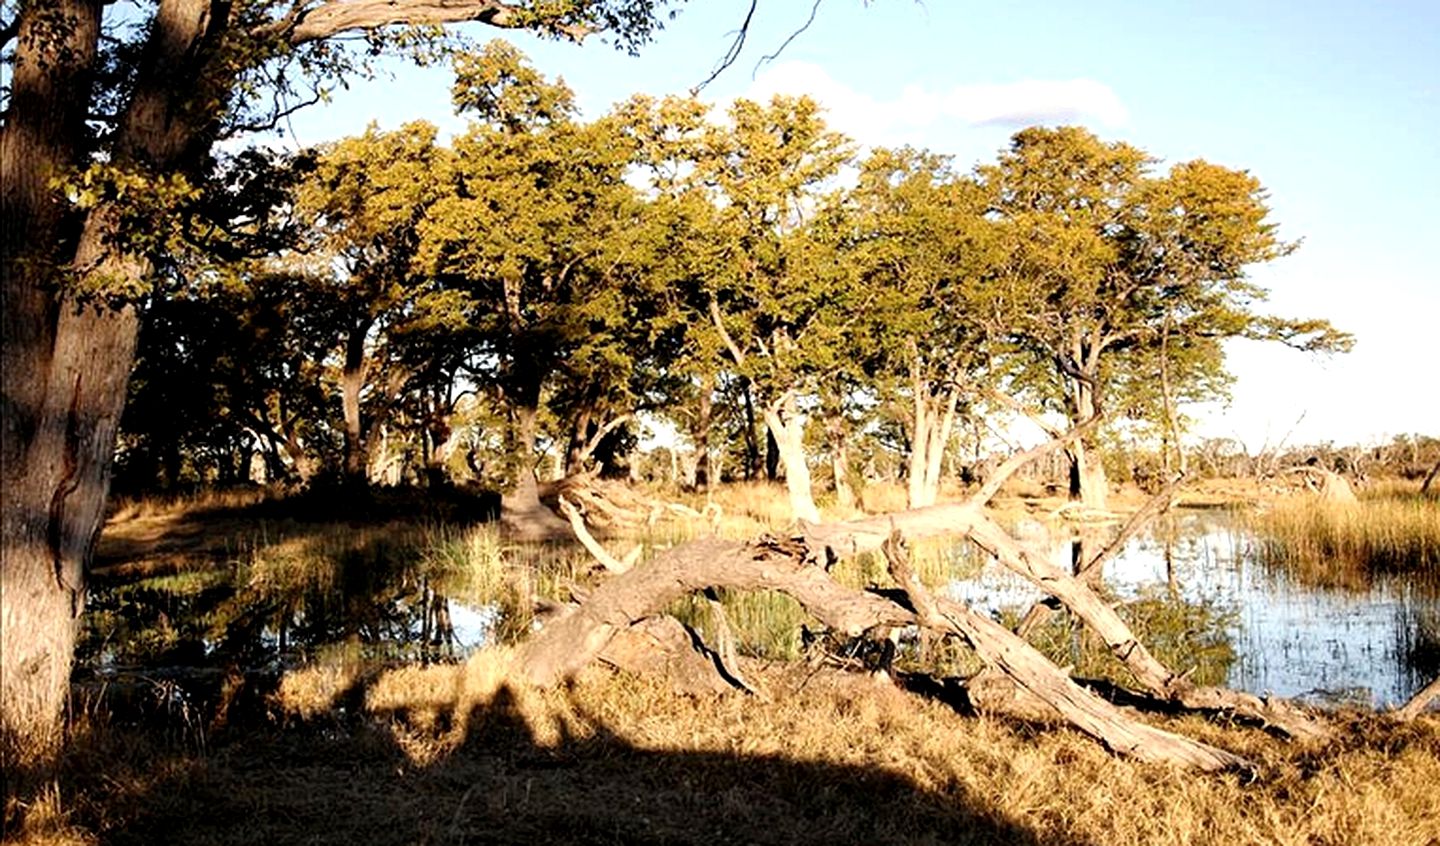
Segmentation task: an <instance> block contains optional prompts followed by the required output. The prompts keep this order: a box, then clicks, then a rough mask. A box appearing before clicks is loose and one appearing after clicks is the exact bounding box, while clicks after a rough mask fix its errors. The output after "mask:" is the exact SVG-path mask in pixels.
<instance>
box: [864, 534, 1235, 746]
mask: <svg viewBox="0 0 1440 846" xmlns="http://www.w3.org/2000/svg"><path fill="white" fill-rule="evenodd" d="M883 550H884V552H885V558H886V559H887V560H888V561H889V562H890V572H891V574H892V575H893V576H894V578H895V581H896V583H897V584H899V585H900V587H901V589H903V590H904V591H905V593H906V595H907V596H909V598H910V602H911V604H912V605H913V606H914V608H915V616H916V622H917V623H918V624H919V625H921V626H923V627H925V628H928V629H932V630H934V631H939V632H944V633H947V634H954V635H959V636H960V637H962V638H964V639H965V640H966V642H968V643H969V644H970V645H971V647H973V648H974V650H975V652H976V654H978V655H979V656H980V658H981V659H982V660H984V661H985V663H987V664H990V665H991V666H994V667H998V668H999V669H1000V670H1001V671H1002V672H1004V673H1005V674H1006V675H1007V676H1009V677H1010V678H1012V679H1014V680H1015V682H1016V683H1017V684H1019V685H1020V686H1021V687H1023V688H1025V689H1026V690H1028V691H1029V692H1030V693H1032V694H1034V695H1035V696H1037V697H1039V698H1040V699H1041V700H1043V701H1044V702H1045V703H1047V704H1048V705H1050V707H1052V708H1054V709H1055V710H1056V711H1059V712H1060V715H1061V716H1063V717H1064V718H1065V719H1067V720H1069V721H1070V723H1071V724H1072V725H1074V726H1075V727H1076V728H1078V729H1080V730H1081V731H1083V732H1085V733H1086V734H1088V735H1090V736H1091V737H1093V738H1095V739H1096V740H1099V741H1100V742H1101V743H1103V744H1105V746H1106V747H1108V748H1109V749H1111V750H1113V751H1115V752H1119V753H1121V754H1124V755H1129V756H1132V757H1135V758H1139V759H1140V760H1142V761H1158V762H1164V763H1173V764H1183V765H1185V766H1190V767H1195V768H1197V769H1202V770H1220V769H1230V768H1236V767H1249V766H1252V765H1251V764H1250V762H1248V761H1246V760H1245V759H1244V758H1241V757H1239V756H1238V755H1233V754H1231V753H1229V752H1226V751H1224V750H1223V749H1216V748H1215V747H1213V746H1209V745H1207V744H1204V743H1199V742H1197V741H1194V740H1191V739H1189V738H1187V737H1182V736H1180V735H1178V734H1172V733H1170V732H1167V731H1162V730H1160V729H1157V728H1154V727H1153V726H1148V725H1146V724H1144V723H1142V722H1139V721H1137V720H1133V719H1131V718H1130V717H1127V716H1125V715H1124V714H1123V713H1122V712H1121V711H1120V710H1119V709H1118V708H1116V707H1115V706H1114V705H1111V704H1110V703H1109V702H1106V701H1105V700H1104V699H1101V698H1100V697H1099V696H1096V695H1095V694H1093V693H1091V692H1090V691H1088V690H1086V689H1085V688H1083V687H1080V686H1079V685H1077V684H1076V683H1075V682H1074V681H1072V680H1071V679H1070V677H1069V676H1068V675H1066V674H1065V673H1064V672H1062V671H1061V670H1060V669H1059V668H1058V667H1056V666H1055V665H1054V664H1052V663H1051V662H1050V661H1049V659H1047V658H1046V657H1045V656H1044V655H1041V654H1040V653H1039V652H1037V651H1036V650H1035V648H1034V647H1032V646H1030V644H1028V643H1026V642H1025V641H1023V640H1021V639H1020V638H1018V637H1016V636H1015V635H1014V634H1013V633H1011V632H1010V631H1009V630H1008V629H1006V628H1005V627H1004V626H1002V625H1000V624H999V623H997V622H995V621H994V620H991V619H990V618H989V617H985V616H982V615H980V614H977V613H975V612H974V611H973V610H971V609H969V608H967V607H965V606H964V605H961V604H960V603H958V602H952V601H948V600H935V599H934V598H932V597H931V596H930V593H929V591H927V590H925V587H924V586H923V585H922V584H921V583H920V579H919V577H918V576H916V575H915V571H914V570H913V569H912V568H911V567H910V562H909V558H908V556H907V555H906V553H905V548H904V544H903V543H902V542H901V540H900V535H899V534H898V533H897V534H895V535H892V536H891V538H890V539H889V540H888V541H887V542H886V544H885V546H884V547H883Z"/></svg>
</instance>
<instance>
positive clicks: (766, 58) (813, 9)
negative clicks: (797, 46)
mask: <svg viewBox="0 0 1440 846" xmlns="http://www.w3.org/2000/svg"><path fill="white" fill-rule="evenodd" d="M823 2H825V0H815V2H814V4H813V5H811V6H810V17H809V18H806V19H805V23H803V24H801V25H800V28H799V29H797V30H795V31H794V32H792V33H790V35H789V37H787V38H786V39H785V40H784V41H783V42H781V43H780V46H779V47H777V48H776V49H775V52H774V53H766V54H765V55H763V56H761V57H760V61H758V62H756V63H755V70H753V71H751V72H750V78H751V79H754V78H755V74H756V73H757V72H759V70H760V68H761V67H763V66H765V65H767V64H769V63H770V62H773V61H775V60H776V59H778V58H780V54H781V53H784V52H785V48H786V47H789V46H790V43H791V42H792V41H794V40H795V39H797V38H799V37H800V36H801V34H803V33H804V32H805V31H806V30H807V29H809V28H810V26H811V25H812V24H814V23H815V16H816V15H817V14H819V12H820V4H821V3H823Z"/></svg>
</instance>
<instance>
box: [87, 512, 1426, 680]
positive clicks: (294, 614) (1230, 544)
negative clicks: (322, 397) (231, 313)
mask: <svg viewBox="0 0 1440 846" xmlns="http://www.w3.org/2000/svg"><path fill="white" fill-rule="evenodd" d="M1013 528H1014V529H1015V531H1016V533H1017V535H1019V536H1020V537H1021V538H1022V539H1023V540H1024V541H1025V542H1026V543H1027V544H1028V545H1029V546H1030V547H1031V548H1032V549H1036V550H1043V553H1044V554H1045V555H1047V556H1049V557H1051V559H1052V560H1053V561H1054V562H1055V563H1056V564H1057V566H1061V567H1064V568H1066V569H1067V570H1068V569H1069V567H1070V556H1071V543H1070V540H1069V539H1068V538H1056V537H1055V535H1056V534H1057V530H1055V529H1054V528H1052V527H1047V524H1045V523H1041V522H1039V521H1032V520H1022V521H1020V522H1019V523H1018V524H1016V525H1015V526H1014V527H1013ZM427 531H428V530H427ZM478 531H481V532H484V531H490V530H487V529H480V530H478ZM422 534H424V533H422ZM434 534H435V533H434V532H433V531H431V532H429V534H424V537H419V536H417V537H416V538H415V539H414V540H413V542H412V541H411V540H407V539H406V536H405V535H404V533H403V532H400V531H392V530H388V529H377V530H374V531H371V532H369V533H368V534H362V535H361V536H360V538H359V540H356V537H357V535H356V533H354V532H348V533H345V534H344V539H343V541H342V540H340V539H338V538H335V537H330V538H322V539H320V540H319V541H317V540H314V539H311V540H308V541H304V540H297V541H290V540H287V541H285V542H284V543H282V544H279V545H276V546H274V547H272V552H270V553H267V556H268V557H264V560H263V561H261V560H260V559H261V557H262V556H261V555H260V554H259V553H256V554H254V555H252V556H251V559H252V560H250V561H249V563H247V562H246V561H245V560H242V559H243V556H242V557H241V558H240V559H237V560H234V561H230V562H229V563H225V564H219V565H217V566H213V567H209V568H204V569H201V570H198V571H191V572H186V573H183V574H180V575H173V574H172V575H162V576H156V577H151V578H143V579H138V580H133V579H132V580H126V581H124V582H123V583H116V584H108V585H107V584H106V583H105V582H104V581H103V580H101V581H99V582H97V584H96V585H95V586H94V588H93V590H92V597H91V601H90V604H89V607H88V610H87V615H86V628H85V634H84V636H83V637H82V641H81V644H80V648H79V650H78V655H79V662H78V666H77V677H78V678H80V679H82V680H84V679H94V678H95V677H96V676H97V675H98V676H99V677H100V678H101V679H105V678H110V677H114V676H115V675H117V674H126V673H129V674H143V675H145V676H146V677H150V678H153V677H155V676H156V672H157V670H158V671H163V672H170V671H176V672H178V673H179V674H180V675H181V676H184V675H185V674H186V670H185V668H200V669H204V670H206V671H207V672H209V673H211V677H212V678H214V677H215V675H216V674H217V673H219V672H221V671H224V670H226V669H227V668H235V667H239V668H241V669H243V670H246V671H247V672H263V673H268V674H272V675H273V674H275V673H277V672H278V671H280V670H282V669H284V668H288V667H293V666H296V665H298V664H302V663H305V662H308V661H314V660H333V659H336V658H337V657H338V658H340V659H342V660H343V659H347V658H353V657H361V658H366V659H371V660H377V659H378V660H381V661H387V662H433V661H455V660H460V659H461V658H463V657H464V656H465V655H467V654H468V653H469V652H471V651H473V650H475V649H477V648H479V647H481V646H483V645H485V644H487V643H491V642H494V641H496V640H503V639H514V638H515V637H519V636H522V635H523V633H524V632H525V631H526V630H527V629H528V627H529V626H530V624H531V621H530V619H529V610H528V608H526V609H524V610H522V611H517V610H516V608H517V606H518V605H521V604H528V602H526V603H521V602H520V600H519V597H529V596H530V595H532V594H534V593H548V592H550V591H547V590H545V589H544V588H543V587H542V586H541V585H539V584H532V583H531V581H530V579H532V578H540V579H542V580H543V579H544V571H545V568H546V567H550V570H551V572H560V576H559V577H558V578H556V579H552V580H551V581H550V584H551V585H552V586H553V585H555V584H558V583H563V582H565V581H568V580H570V579H572V578H575V577H576V576H577V574H576V573H575V572H574V571H573V570H566V568H567V567H573V566H575V565H574V564H573V562H574V561H575V560H580V561H583V556H577V554H576V553H575V552H574V550H565V551H561V552H557V551H556V550H555V549H553V548H552V549H550V550H548V551H545V550H540V551H537V552H535V553H534V555H536V556H540V555H549V556H550V557H549V558H548V559H546V560H548V561H550V562H551V563H550V564H540V565H537V568H536V569H535V570H534V573H535V575H533V576H532V575H526V576H524V580H523V583H522V584H521V585H519V586H516V585H514V584H509V583H502V582H497V581H495V580H494V576H495V572H494V571H495V567H494V565H493V564H492V565H491V566H490V569H489V570H485V568H483V567H480V568H477V567H476V565H475V564H474V561H475V560H476V558H477V556H476V555H475V554H474V550H471V553H465V551H464V550H465V548H467V545H469V546H472V547H473V546H474V545H475V544H476V543H477V542H479V540H484V537H483V536H482V535H476V534H474V533H473V532H472V533H471V534H469V535H466V534H464V533H463V532H449V531H446V532H441V533H440V535H441V537H440V540H439V541H436V540H435V539H434V537H433V535H434ZM492 534H493V531H492ZM477 539H478V540H477ZM1102 540H1103V539H1102ZM485 543H492V541H485ZM493 544H494V545H498V541H493ZM484 545H485V544H484V543H482V544H481V546H484ZM497 548H498V546H497ZM273 550H281V552H283V553H284V554H281V553H279V552H274V551H273ZM437 550H439V551H440V552H442V553H444V552H445V551H446V550H449V552H448V553H446V554H448V555H449V556H450V557H449V558H448V559H447V558H446V554H437ZM482 551H483V550H482ZM1257 552H1258V544H1257V543H1256V542H1255V541H1254V540H1253V539H1252V538H1250V537H1248V536H1247V535H1246V534H1245V531H1244V528H1243V525H1242V523H1241V522H1240V520H1239V518H1237V517H1236V516H1234V515H1232V514H1231V513H1230V512H1227V511H1217V510H1207V511H1179V512H1176V513H1174V514H1172V515H1169V516H1167V517H1165V518H1163V519H1162V520H1160V521H1158V522H1157V524H1156V525H1155V526H1154V527H1152V529H1151V530H1150V531H1149V532H1148V533H1146V534H1143V535H1141V536H1139V537H1137V538H1136V539H1134V540H1132V541H1131V542H1130V543H1129V544H1128V545H1127V546H1126V548H1125V549H1124V550H1122V551H1121V552H1120V553H1119V554H1118V555H1117V556H1116V558H1115V559H1114V560H1112V561H1111V562H1110V563H1109V564H1108V565H1107V566H1106V569H1105V573H1104V576H1103V578H1104V583H1103V589H1104V590H1105V591H1106V592H1107V593H1108V594H1109V595H1110V599H1111V600H1112V601H1114V602H1117V603H1119V604H1120V605H1121V613H1122V615H1124V616H1126V617H1127V619H1129V621H1130V622H1131V625H1132V627H1133V628H1134V629H1135V631H1136V633H1137V636H1139V637H1140V638H1141V640H1142V641H1144V642H1145V643H1146V644H1147V646H1149V647H1151V648H1152V651H1154V652H1155V653H1156V655H1157V657H1160V658H1161V659H1162V660H1164V661H1166V662H1167V664H1169V665H1170V666H1171V667H1172V669H1175V670H1177V671H1184V670H1187V669H1192V668H1193V669H1195V670H1196V673H1195V676H1194V678H1195V680H1196V681H1197V682H1200V683H1207V684H1215V683H1218V684H1226V685H1228V686H1231V687H1235V688H1239V689H1241V690H1246V691H1250V692H1253V693H1256V694H1266V693H1271V694H1275V695H1279V696H1285V697H1297V698H1300V699H1303V700H1308V701H1312V702H1317V703H1349V704H1361V705H1370V706H1375V707H1389V706H1393V705H1396V704H1398V703H1401V702H1404V701H1405V700H1406V699H1408V698H1409V697H1410V696H1411V695H1412V694H1413V693H1415V692H1416V691H1417V690H1419V689H1420V687H1422V686H1423V685H1424V684H1425V683H1426V682H1428V681H1429V680H1430V679H1431V678H1433V677H1434V676H1435V674H1436V673H1437V672H1440V584H1437V580H1436V579H1435V578H1433V577H1431V578H1429V579H1422V578H1418V577H1413V576H1412V577H1401V576H1377V577H1374V578H1371V577H1368V576H1367V577H1364V578H1358V579H1357V578H1355V577H1354V576H1353V574H1352V575H1351V577H1349V578H1346V579H1333V580H1327V579H1317V578H1316V577H1315V575H1314V572H1315V571H1314V569H1313V568H1312V569H1311V570H1310V571H1308V572H1305V573H1292V572H1290V571H1287V570H1285V569H1281V568H1276V567H1269V566H1265V565H1263V564H1262V563H1261V562H1260V560H1259V558H1258V555H1257ZM505 554H506V555H508V556H511V557H512V558H513V557H520V556H529V555H531V552H530V551H527V550H524V549H520V548H515V547H510V548H507V552H506V553H505ZM496 555H497V554H492V553H488V552H487V553H485V556H481V557H486V556H488V558H487V560H492V561H493V560H497V558H496ZM287 556H288V557H287ZM566 556H569V558H566ZM532 557H533V556H532ZM949 557H950V559H951V560H952V561H953V562H954V564H953V565H947V566H952V567H954V568H955V569H954V570H953V571H947V570H945V569H943V568H942V570H941V572H940V578H941V579H942V580H943V579H945V578H949V577H947V576H945V573H946V572H953V573H956V574H958V573H960V572H962V571H967V570H968V571H969V572H970V573H971V574H972V577H971V578H963V579H962V578H958V577H957V578H953V579H952V580H951V581H949V583H948V585H947V587H946V590H947V591H948V593H949V594H950V595H951V596H952V597H954V598H956V599H959V600H963V601H966V602H969V603H971V604H972V605H973V606H975V607H976V608H977V609H979V610H982V611H987V612H990V613H992V614H996V615H997V616H1001V617H1005V618H1007V619H1011V620H1013V619H1015V618H1016V617H1018V616H1019V615H1023V614H1024V612H1025V610H1026V609H1027V608H1028V607H1029V606H1030V605H1031V604H1032V603H1033V602H1035V601H1036V600H1038V599H1039V598H1040V593H1039V591H1037V590H1036V589H1035V588H1033V587H1032V586H1031V585H1030V584H1029V583H1028V582H1026V581H1024V580H1023V579H1022V578H1020V577H1019V576H1016V575H1014V574H1011V573H1009V572H1008V571H1005V570H1003V569H1002V568H1000V567H999V566H998V565H996V564H993V563H992V564H989V565H986V566H983V567H980V566H979V565H980V564H981V563H982V562H980V561H979V560H978V558H977V556H976V555H974V554H973V553H971V552H968V551H966V552H963V553H962V552H961V550H958V549H957V550H953V551H951V553H950V555H949ZM537 560H538V559H537ZM566 561H570V562H572V563H569V564H567V563H565V562H566ZM257 562H258V563H257ZM557 562H558V563H557ZM557 567H558V568H559V571H556V569H555V568H557ZM511 569H513V568H511ZM977 569H979V573H978V575H973V574H974V572H975V571H976V570H977ZM487 573H488V575H487ZM749 599H750V600H753V599H754V598H749ZM786 602H789V600H786ZM750 605H755V603H754V602H753V601H751V602H750V603H749V605H747V604H746V602H745V601H738V600H737V604H736V605H734V606H733V610H732V612H731V614H732V621H734V622H735V623H736V624H737V626H738V630H739V631H740V632H741V635H742V640H743V638H744V635H745V633H746V632H747V631H754V632H761V630H762V629H763V628H764V627H765V626H767V625H768V626H769V627H770V630H771V632H770V634H765V633H758V634H755V635H754V636H753V637H752V640H754V641H756V642H755V643H753V644H752V648H753V649H754V650H755V651H756V652H757V654H763V655H771V656H777V655H778V653H777V652H776V651H774V649H773V645H768V646H767V644H766V643H764V642H763V641H765V640H766V638H767V637H768V638H770V639H772V640H773V639H775V637H777V635H776V634H775V633H776V632H779V630H780V629H781V628H783V629H784V631H783V632H779V635H778V636H783V637H784V638H787V639H788V640H790V641H797V642H798V636H797V634H796V633H797V631H798V629H799V621H800V620H801V619H803V618H802V617H798V616H796V615H795V614H790V613H778V612H777V611H776V610H775V609H774V608H773V607H770V606H765V607H759V608H758V610H757V609H756V608H751V607H750ZM507 609H508V610H507ZM797 612H798V609H797ZM751 618H753V621H752V619H751ZM1056 622H1057V623H1059V624H1060V625H1058V626H1052V630H1051V632H1050V635H1049V636H1050V637H1051V642H1050V643H1049V644H1048V645H1047V647H1044V648H1047V651H1048V652H1049V653H1050V654H1051V655H1052V657H1055V658H1056V659H1057V660H1060V661H1061V663H1066V662H1067V658H1068V659H1071V660H1068V663H1070V664H1072V665H1073V666H1074V667H1075V668H1076V672H1077V674H1080V675H1086V674H1088V673H1089V672H1091V671H1092V669H1093V668H1094V667H1097V666H1100V665H1099V664H1098V663H1097V661H1096V660H1095V659H1094V658H1090V659H1087V658H1086V657H1085V655H1084V654H1083V652H1084V649H1083V648H1082V646H1083V638H1082V637H1081V636H1080V635H1078V634H1075V633H1073V632H1070V631H1069V630H1067V629H1066V628H1065V627H1064V620H1063V618H1060V619H1058V620H1057V621H1056ZM1057 633H1058V634H1057ZM1067 638H1068V639H1069V640H1070V643H1068V644H1067V643H1066V639H1067ZM1037 642H1039V641H1038V640H1037ZM1092 646H1093V645H1092ZM1067 649H1069V650H1070V651H1072V652H1073V655H1072V656H1067V655H1066V654H1065V652H1066V650H1067ZM781 651H782V652H783V650H781ZM791 651H793V649H792V650H791ZM1091 651H1092V652H1094V651H1098V652H1099V653H1100V659H1101V660H1109V659H1108V656H1105V655H1104V651H1103V650H1093V649H1092V650H1091ZM1112 663H1113V662H1112ZM1101 672H1102V674H1103V671H1101Z"/></svg>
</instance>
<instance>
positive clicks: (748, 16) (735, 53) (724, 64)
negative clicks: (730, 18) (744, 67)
mask: <svg viewBox="0 0 1440 846" xmlns="http://www.w3.org/2000/svg"><path fill="white" fill-rule="evenodd" d="M759 5H760V0H750V10H749V11H747V12H746V13H745V20H744V21H742V22H741V23H740V28H739V29H737V30H735V38H734V39H733V40H732V41H731V42H730V46H729V48H727V49H726V50H725V55H724V56H721V57H720V62H719V64H717V65H715V69H714V70H712V71H710V75H709V76H707V77H705V79H704V80H703V81H701V82H700V84H699V85H696V86H694V87H692V88H691V89H690V96H691V97H696V96H699V94H700V91H701V90H702V89H703V88H704V87H705V86H707V85H709V84H710V83H712V82H714V81H715V80H716V79H718V78H719V77H720V74H722V73H724V72H725V71H726V70H728V69H729V67H730V66H731V65H733V64H735V60H736V59H738V58H740V52H741V51H742V50H744V49H745V39H746V38H747V37H749V35H750V22H751V21H752V20H754V19H755V9H756V7H757V6H759Z"/></svg>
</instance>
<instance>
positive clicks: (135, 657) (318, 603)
mask: <svg viewBox="0 0 1440 846" xmlns="http://www.w3.org/2000/svg"><path fill="white" fill-rule="evenodd" d="M327 543H329V544H330V546H331V548H323V549H317V548H315V545H314V544H313V543H310V545H309V546H306V545H304V544H292V545H291V547H289V548H286V547H279V548H278V551H276V550H267V551H266V552H265V554H264V555H263V556H262V555H260V554H257V555H256V556H255V558H254V560H252V561H250V562H249V563H247V564H244V565H242V564H240V563H238V562H230V563H228V564H223V565H216V566H213V567H210V568H207V569H201V570H196V571H192V572H186V573H182V574H179V575H166V576H161V577H157V578H142V579H140V580H138V581H134V582H128V583H117V584H107V583H105V582H103V581H102V582H100V583H98V584H96V585H93V586H92V588H91V594H90V598H89V601H88V605H87V612H86V617H85V626H84V630H83V632H82V636H81V640H80V643H79V645H78V649H77V657H78V662H77V664H78V667H79V668H80V672H81V674H82V675H84V674H85V673H86V672H91V673H93V672H100V673H102V674H107V673H116V672H124V671H127V670H132V669H143V670H145V672H147V673H153V671H154V670H155V669H157V668H201V669H204V668H221V669H225V668H231V669H233V668H238V669H241V670H244V671H250V672H253V671H276V670H279V669H282V668H285V667H289V666H295V665H298V664H301V663H304V662H306V661H311V660H315V659H319V658H325V657H328V656H334V655H341V656H343V657H346V658H365V659H374V660H382V661H397V662H419V663H431V662H445V661H455V660H459V659H460V658H463V657H464V656H465V655H466V654H468V653H469V652H470V651H472V650H474V649H476V648H478V647H480V646H482V645H484V644H486V643H488V642H492V641H493V640H494V639H495V638H496V637H497V633H498V632H499V631H500V630H501V628H502V624H503V622H504V621H503V619H502V617H503V615H502V612H501V610H500V608H499V606H498V604H496V603H494V602H489V601H474V600H478V599H480V598H479V597H476V596H474V591H469V593H470V594H471V595H470V596H468V597H467V600H471V601H462V600H458V599H457V598H456V597H455V595H454V593H455V592H464V586H463V581H464V580H463V578H460V576H461V575H462V574H457V573H447V572H443V571H434V572H432V570H433V569H434V568H430V567H427V564H426V562H425V560H424V558H423V556H419V555H416V554H415V551H414V550H413V549H410V548H408V547H405V546H404V545H403V544H399V543H397V542H396V541H395V540H394V539H393V538H387V537H386V536H385V535H383V534H377V535H373V536H365V535H362V536H359V537H357V538H356V539H354V540H353V541H352V542H349V543H346V544H343V545H336V544H334V542H333V539H330V540H328V541H327Z"/></svg>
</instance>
